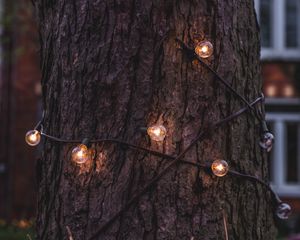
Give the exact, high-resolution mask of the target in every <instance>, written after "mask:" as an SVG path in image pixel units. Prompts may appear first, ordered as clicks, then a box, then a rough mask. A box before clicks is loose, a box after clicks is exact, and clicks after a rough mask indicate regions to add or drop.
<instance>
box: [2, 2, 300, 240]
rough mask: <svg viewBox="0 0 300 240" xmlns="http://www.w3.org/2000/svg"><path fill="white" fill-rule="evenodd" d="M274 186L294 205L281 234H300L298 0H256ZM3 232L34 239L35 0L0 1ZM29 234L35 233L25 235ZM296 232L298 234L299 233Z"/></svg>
mask: <svg viewBox="0 0 300 240" xmlns="http://www.w3.org/2000/svg"><path fill="white" fill-rule="evenodd" d="M255 8H256V12H257V17H258V21H259V24H260V28H261V44H262V49H261V63H262V77H263V80H264V85H263V92H264V94H265V96H266V111H267V120H268V122H269V125H270V128H271V129H272V131H273V133H274V135H275V137H276V142H275V146H274V148H273V151H272V153H271V155H270V157H269V161H270V166H271V167H270V179H271V182H272V187H273V188H274V189H275V191H276V192H277V193H278V194H279V195H280V197H281V198H282V199H283V200H285V201H286V202H288V203H289V204H290V205H291V206H292V208H293V214H292V216H291V217H290V219H289V220H288V221H278V223H277V224H278V227H279V229H280V232H279V236H278V238H279V239H289V240H292V239H293V240H295V239H300V235H299V233H300V184H299V183H300V0H255ZM0 19H1V24H0V34H1V44H0V126H1V127H0V239H6V240H9V239H26V236H27V239H31V238H32V239H33V235H34V234H33V231H32V229H33V227H32V224H33V221H32V219H33V218H34V215H35V208H36V206H35V201H36V200H35V191H36V189H35V187H36V184H35V159H36V158H38V157H39V149H38V150H37V148H32V147H30V146H28V145H27V144H25V143H24V135H25V133H26V131H27V130H28V129H32V128H33V127H34V124H35V123H36V122H37V121H38V120H39V118H40V115H41V87H40V82H39V81H40V77H41V74H40V71H39V55H38V41H39V38H38V31H37V26H36V22H35V17H34V14H33V7H32V3H31V1H29V0H23V1H12V0H0ZM27 234H29V235H27ZM297 234H298V235H297Z"/></svg>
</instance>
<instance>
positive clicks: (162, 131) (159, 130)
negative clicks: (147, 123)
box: [147, 125, 167, 142]
mask: <svg viewBox="0 0 300 240" xmlns="http://www.w3.org/2000/svg"><path fill="white" fill-rule="evenodd" d="M147 133H148V135H149V136H150V138H151V139H152V140H153V141H158V142H159V141H163V140H164V139H165V137H166V134H167V129H166V128H165V127H164V126H163V125H154V126H151V127H148V129H147Z"/></svg>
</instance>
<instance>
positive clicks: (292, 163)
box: [255, 0, 300, 239]
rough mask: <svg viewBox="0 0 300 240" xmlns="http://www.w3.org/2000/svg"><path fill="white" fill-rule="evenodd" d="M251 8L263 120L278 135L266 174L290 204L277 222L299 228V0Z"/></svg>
mask: <svg viewBox="0 0 300 240" xmlns="http://www.w3.org/2000/svg"><path fill="white" fill-rule="evenodd" d="M255 7H256V10H257V17H258V21H259V24H260V28H261V45H262V49H261V61H262V77H263V81H264V84H263V92H264V94H265V96H266V111H267V120H268V122H269V124H270V128H271V129H272V132H273V133H274V135H275V139H276V141H275V146H274V149H273V150H272V152H271V155H270V159H269V161H270V166H271V168H270V179H271V182H272V186H273V188H274V189H275V191H276V192H277V193H278V194H279V195H280V197H281V198H284V199H285V200H286V201H287V202H289V203H290V205H291V206H292V208H293V216H292V217H291V219H290V220H289V221H288V222H282V223H281V224H282V226H283V225H285V224H286V229H285V230H286V231H288V232H289V233H296V232H300V1H299V0H256V1H255ZM283 227H284V226H283ZM297 239H300V237H299V238H297Z"/></svg>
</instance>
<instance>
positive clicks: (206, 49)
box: [25, 39, 291, 239]
mask: <svg viewBox="0 0 300 240" xmlns="http://www.w3.org/2000/svg"><path fill="white" fill-rule="evenodd" d="M176 41H177V42H178V43H179V44H180V46H181V49H182V50H183V51H184V52H185V53H186V54H187V56H188V57H189V58H190V59H191V60H194V59H196V60H198V61H199V62H200V63H201V64H202V65H203V66H205V67H206V68H207V69H208V70H209V71H210V72H211V73H213V75H214V76H215V77H216V79H217V80H219V81H220V82H221V83H223V84H224V85H225V86H226V89H228V90H229V91H231V92H232V93H233V94H234V95H235V96H237V97H238V98H239V99H240V100H241V101H243V102H244V103H246V107H243V108H242V109H240V110H239V111H237V112H235V113H233V114H232V115H230V116H228V117H226V118H224V119H222V120H220V121H218V122H215V123H213V124H211V126H209V127H208V128H206V129H204V130H203V131H202V132H201V133H200V134H199V135H198V136H197V137H196V138H195V139H194V140H193V141H192V142H191V143H190V145H188V146H187V147H186V149H184V150H183V151H182V152H181V153H180V154H179V155H178V156H176V157H174V156H170V155H168V154H164V153H161V152H157V151H154V150H151V149H148V148H145V147H141V146H137V145H134V144H131V143H128V142H125V141H122V140H119V139H91V140H89V139H84V140H83V141H81V140H74V139H70V140H68V139H63V138H58V137H55V136H51V135H48V134H46V133H44V131H43V125H42V123H43V121H44V114H43V117H42V119H41V121H40V122H39V123H38V124H37V126H36V127H35V128H34V129H33V130H30V131H28V132H27V133H26V136H25V140H26V142H27V143H28V144H29V145H30V146H36V145H37V144H39V142H40V140H41V136H42V137H45V138H47V139H49V140H52V141H54V142H60V143H77V144H79V145H77V146H76V147H75V148H74V149H73V150H72V154H71V155H72V161H73V162H75V163H77V164H84V163H86V162H88V161H92V160H93V159H94V158H95V156H96V152H95V149H92V148H90V144H91V143H101V142H109V143H112V144H118V145H124V146H127V147H129V148H132V149H136V150H139V151H144V152H147V153H148V154H151V155H155V156H159V157H161V158H162V159H164V160H168V161H170V162H169V163H168V164H167V165H166V167H165V168H164V169H163V170H161V172H159V173H158V174H157V175H156V176H155V177H154V178H153V179H152V180H150V182H149V183H147V184H146V185H145V186H144V187H143V188H142V190H141V191H138V192H136V193H134V194H133V196H132V197H131V198H130V199H129V201H128V202H127V203H126V204H125V205H124V206H123V207H122V209H121V210H119V211H118V212H117V213H116V214H115V215H113V216H112V217H111V218H110V219H109V220H108V221H107V222H106V223H105V224H104V225H102V226H101V227H100V228H98V229H96V231H95V233H94V234H93V235H92V237H91V238H90V239H95V238H96V237H97V236H98V235H99V234H100V233H101V232H103V231H105V229H107V227H109V226H110V225H111V224H112V223H113V222H114V221H115V220H116V219H117V218H118V217H120V216H121V215H122V213H124V212H125V211H126V210H128V208H129V207H130V206H131V205H132V204H133V203H135V202H136V201H137V200H138V199H139V198H140V197H141V196H143V195H144V194H145V193H146V192H148V191H149V190H150V189H151V188H152V187H153V186H154V185H155V184H156V183H157V182H158V181H159V180H160V179H161V178H162V177H163V176H164V175H165V174H166V173H167V172H168V171H169V170H170V169H171V168H172V167H173V166H174V165H175V164H177V163H181V164H188V165H191V166H193V167H197V168H200V169H205V170H209V169H210V170H211V173H212V174H214V175H216V176H218V177H223V176H225V175H226V174H229V175H232V176H236V177H240V178H244V179H247V180H249V181H253V182H256V183H259V184H261V185H262V186H264V187H265V188H266V189H267V190H268V191H269V192H271V195H272V198H273V199H274V200H275V202H276V206H277V207H276V215H277V217H279V218H281V219H287V218H288V216H289V214H290V212H291V207H290V206H289V205H288V204H287V203H283V202H282V201H281V200H280V199H279V197H278V196H277V194H276V193H275V192H274V191H273V190H272V189H271V187H270V186H269V184H267V183H265V182H264V181H262V180H260V179H259V178H257V177H255V176H251V175H248V174H243V173H239V172H236V171H233V170H230V169H229V166H228V163H227V162H226V161H225V160H215V161H213V163H212V164H211V165H210V166H207V165H202V164H199V163H194V162H191V161H187V160H184V159H183V158H184V156H185V154H186V153H187V152H188V151H189V150H190V149H191V148H192V147H193V146H194V145H195V144H196V143H198V142H201V141H203V140H204V139H205V138H207V137H208V136H210V134H211V133H212V132H213V131H214V130H216V129H217V128H219V127H221V126H223V125H224V124H226V123H228V122H230V121H232V120H233V119H235V118H237V117H239V116H240V115H242V114H243V113H245V112H247V111H250V113H252V114H253V115H254V117H256V118H257V119H258V120H259V121H260V122H261V123H262V127H261V131H262V135H261V139H260V142H259V145H260V146H261V147H262V149H265V150H266V151H268V152H269V151H270V150H271V148H272V144H273V142H274V136H273V135H272V134H271V133H270V132H269V130H268V128H267V125H266V122H265V120H264V119H263V118H262V117H261V116H260V114H259V113H258V112H257V109H256V108H255V106H256V104H258V103H260V102H262V101H264V96H263V95H262V96H261V97H258V98H257V99H256V100H254V101H253V102H251V103H249V102H248V101H247V100H246V99H245V98H244V97H243V96H241V95H240V94H239V93H237V92H236V91H235V90H234V89H233V88H232V87H231V85H230V84H229V83H228V82H227V81H225V80H224V79H223V78H222V77H220V76H219V75H218V73H217V72H216V71H214V70H213V69H212V68H211V67H210V66H208V65H207V64H206V63H205V62H203V61H202V60H201V57H202V58H207V57H209V56H211V54H212V51H213V46H212V44H211V43H210V42H208V41H204V42H201V43H200V44H199V45H197V46H196V48H195V49H192V48H189V47H188V46H186V45H185V44H184V43H183V42H182V41H181V40H179V39H176ZM201 44H202V45H201ZM197 49H198V50H197ZM204 53H206V54H204ZM207 55H209V56H207ZM147 133H148V135H149V137H150V138H151V139H152V140H153V141H158V142H159V141H163V140H164V138H165V136H166V133H167V129H166V128H165V127H164V126H163V125H153V126H150V127H148V128H147Z"/></svg>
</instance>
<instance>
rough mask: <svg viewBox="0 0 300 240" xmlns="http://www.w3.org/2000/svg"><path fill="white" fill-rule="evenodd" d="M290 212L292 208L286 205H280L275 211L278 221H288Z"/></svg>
mask: <svg viewBox="0 0 300 240" xmlns="http://www.w3.org/2000/svg"><path fill="white" fill-rule="evenodd" d="M291 212H292V208H291V206H290V205H288V204H287V203H280V204H279V205H278V207H277V209H276V215H277V217H278V218H280V219H288V218H289V216H290V214H291Z"/></svg>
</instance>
